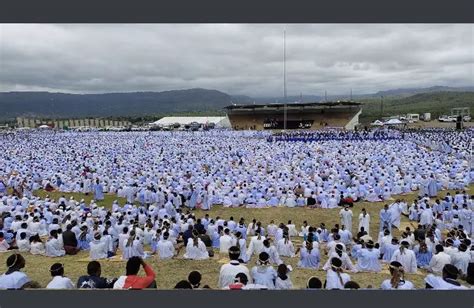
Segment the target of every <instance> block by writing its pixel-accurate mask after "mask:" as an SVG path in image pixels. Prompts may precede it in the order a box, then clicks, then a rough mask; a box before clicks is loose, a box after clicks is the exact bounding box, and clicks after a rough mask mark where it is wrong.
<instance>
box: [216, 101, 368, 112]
mask: <svg viewBox="0 0 474 308" xmlns="http://www.w3.org/2000/svg"><path fill="white" fill-rule="evenodd" d="M285 105H286V107H287V108H294V107H298V108H320V107H323V108H324V107H355V106H360V105H362V104H361V103H358V102H353V101H336V102H314V103H287V104H282V103H278V104H247V105H237V104H234V105H230V106H227V107H225V109H227V110H236V109H272V108H276V109H278V108H283V107H284V106H285Z"/></svg>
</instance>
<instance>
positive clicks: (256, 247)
mask: <svg viewBox="0 0 474 308" xmlns="http://www.w3.org/2000/svg"><path fill="white" fill-rule="evenodd" d="M265 239H266V238H265V236H262V235H260V234H258V235H255V236H252V238H251V239H250V243H249V247H248V250H247V256H248V258H249V259H250V258H251V257H252V256H253V255H259V254H260V253H261V252H262V251H263V241H264V240H265Z"/></svg>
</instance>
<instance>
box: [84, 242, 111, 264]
mask: <svg viewBox="0 0 474 308" xmlns="http://www.w3.org/2000/svg"><path fill="white" fill-rule="evenodd" d="M89 245H90V250H89V257H90V259H91V260H100V259H107V257H108V255H107V252H108V247H107V243H106V242H103V241H101V240H96V239H94V240H93V241H92V242H90V244H89Z"/></svg>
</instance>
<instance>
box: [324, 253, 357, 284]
mask: <svg viewBox="0 0 474 308" xmlns="http://www.w3.org/2000/svg"><path fill="white" fill-rule="evenodd" d="M329 262H330V267H329V268H328V269H327V270H326V284H325V285H326V286H325V288H326V289H327V290H334V289H344V285H345V284H346V283H347V282H349V281H351V277H350V276H349V275H348V274H346V273H344V272H343V269H342V261H341V259H339V258H337V257H333V258H331V259H330V261H329Z"/></svg>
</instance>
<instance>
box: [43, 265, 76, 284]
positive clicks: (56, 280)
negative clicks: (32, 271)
mask: <svg viewBox="0 0 474 308" xmlns="http://www.w3.org/2000/svg"><path fill="white" fill-rule="evenodd" d="M49 271H50V272H51V276H52V277H53V279H52V280H51V281H50V282H49V283H48V285H47V286H46V289H74V284H73V283H72V281H71V279H69V278H67V277H64V265H62V264H61V263H54V264H53V265H51V269H50V270H49Z"/></svg>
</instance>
